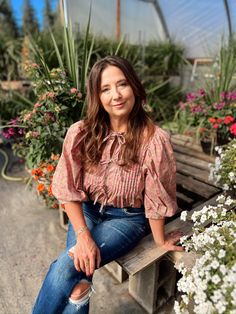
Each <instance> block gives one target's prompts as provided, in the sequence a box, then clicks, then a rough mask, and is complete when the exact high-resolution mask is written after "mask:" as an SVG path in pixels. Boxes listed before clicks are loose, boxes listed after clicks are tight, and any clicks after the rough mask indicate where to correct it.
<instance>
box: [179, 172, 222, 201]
mask: <svg viewBox="0 0 236 314" xmlns="http://www.w3.org/2000/svg"><path fill="white" fill-rule="evenodd" d="M176 181H177V185H180V186H182V187H183V188H184V189H185V190H187V191H190V192H193V193H195V194H197V195H200V196H202V197H204V198H206V199H209V198H210V197H212V196H213V195H215V194H217V193H219V192H220V189H219V188H217V187H216V186H212V185H209V184H206V183H204V182H200V181H198V180H196V179H194V178H193V177H189V176H188V177H187V176H185V175H183V174H180V173H177V174H176Z"/></svg>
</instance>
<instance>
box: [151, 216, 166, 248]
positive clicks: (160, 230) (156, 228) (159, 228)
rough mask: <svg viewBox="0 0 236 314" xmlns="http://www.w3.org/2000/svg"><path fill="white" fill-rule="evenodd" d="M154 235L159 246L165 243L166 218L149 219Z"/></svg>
mask: <svg viewBox="0 0 236 314" xmlns="http://www.w3.org/2000/svg"><path fill="white" fill-rule="evenodd" d="M149 224H150V227H151V231H152V235H153V238H154V241H155V243H156V244H157V245H163V244H164V243H165V226H164V225H165V218H161V219H151V218H150V219H149Z"/></svg>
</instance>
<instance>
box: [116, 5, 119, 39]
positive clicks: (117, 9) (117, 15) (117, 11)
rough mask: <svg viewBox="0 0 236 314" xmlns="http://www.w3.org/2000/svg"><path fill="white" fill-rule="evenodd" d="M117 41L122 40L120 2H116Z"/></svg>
mask: <svg viewBox="0 0 236 314" xmlns="http://www.w3.org/2000/svg"><path fill="white" fill-rule="evenodd" d="M116 39H117V40H120V0H116Z"/></svg>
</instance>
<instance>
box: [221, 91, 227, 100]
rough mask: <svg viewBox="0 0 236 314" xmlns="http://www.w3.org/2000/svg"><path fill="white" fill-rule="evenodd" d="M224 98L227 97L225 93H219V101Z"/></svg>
mask: <svg viewBox="0 0 236 314" xmlns="http://www.w3.org/2000/svg"><path fill="white" fill-rule="evenodd" d="M226 96H227V93H226V92H221V93H220V99H221V100H224V99H225V98H226Z"/></svg>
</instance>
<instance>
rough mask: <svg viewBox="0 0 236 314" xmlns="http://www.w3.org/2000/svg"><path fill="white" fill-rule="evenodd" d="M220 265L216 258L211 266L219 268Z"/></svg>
mask: <svg viewBox="0 0 236 314" xmlns="http://www.w3.org/2000/svg"><path fill="white" fill-rule="evenodd" d="M219 266H220V264H219V262H218V261H217V260H214V261H213V262H212V263H211V267H212V268H213V269H217V268H218V267H219Z"/></svg>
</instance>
